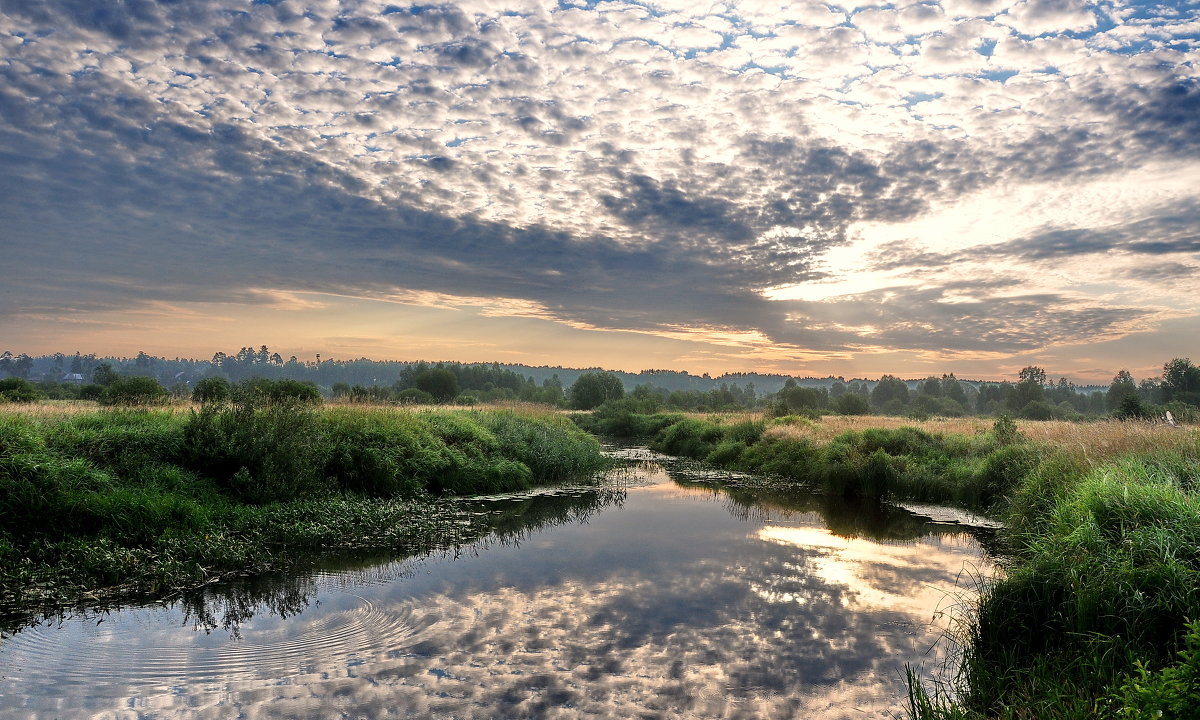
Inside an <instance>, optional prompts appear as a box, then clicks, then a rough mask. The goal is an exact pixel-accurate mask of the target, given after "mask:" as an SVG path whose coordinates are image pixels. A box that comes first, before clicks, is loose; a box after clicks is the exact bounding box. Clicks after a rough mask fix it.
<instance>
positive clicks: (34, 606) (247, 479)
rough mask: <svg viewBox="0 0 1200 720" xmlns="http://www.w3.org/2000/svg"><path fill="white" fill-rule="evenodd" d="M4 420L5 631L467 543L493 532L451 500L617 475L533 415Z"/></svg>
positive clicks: (568, 427)
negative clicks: (67, 613) (35, 621)
mask: <svg viewBox="0 0 1200 720" xmlns="http://www.w3.org/2000/svg"><path fill="white" fill-rule="evenodd" d="M0 407H4V410H3V411H0V622H3V623H5V624H8V625H11V624H12V623H19V622H21V621H24V620H28V619H30V618H31V617H34V616H36V615H37V614H39V613H40V614H49V613H54V612H58V611H61V610H63V609H65V608H69V607H72V606H77V605H84V606H88V605H97V604H102V603H104V602H107V601H111V600H114V599H124V598H133V597H145V596H149V597H162V596H166V595H171V594H174V593H178V592H180V591H182V590H184V589H186V588H191V587H197V586H200V585H204V584H207V583H211V582H214V581H217V580H220V579H222V578H227V577H230V576H233V575H246V574H256V573H262V572H266V571H274V570H283V569H287V568H289V567H292V566H294V565H295V564H297V563H302V562H308V561H310V560H311V559H312V558H313V557H314V556H319V555H321V554H327V553H345V552H348V551H361V550H390V551H417V550H420V549H425V548H429V547H433V546H447V545H454V544H457V543H460V542H462V541H464V540H466V539H470V538H471V537H472V536H473V535H474V534H477V533H479V532H483V529H482V528H475V527H472V526H471V525H470V523H469V522H466V521H464V519H463V516H462V514H461V513H459V512H457V510H456V508H455V505H454V503H453V502H448V501H447V500H446V498H448V497H451V496H460V495H471V494H482V493H498V492H509V491H515V490H521V489H526V488H529V487H532V486H533V485H535V484H540V483H551V482H557V481H562V480H568V479H575V478H586V477H587V476H589V475H590V474H591V473H592V472H594V471H595V470H597V469H599V468H601V467H604V466H605V464H606V460H605V459H604V458H603V456H602V455H601V454H600V446H599V444H598V442H597V441H596V440H595V439H594V438H593V437H591V436H589V435H587V434H586V433H583V432H581V431H580V430H578V429H577V428H576V427H575V426H574V425H573V424H572V423H571V422H570V421H569V420H568V419H566V418H564V417H562V416H561V415H559V414H557V413H554V412H548V411H543V410H537V409H534V408H515V407H514V408H506V409H496V408H490V409H480V410H468V409H445V408H442V409H426V410H420V411H414V410H408V409H404V408H398V407H362V406H355V407H336V406H335V407H324V408H321V407H313V406H309V405H304V404H299V403H291V402H262V401H244V402H237V403H220V404H209V405H205V406H202V407H189V406H175V407H166V408H161V409H138V410H130V409H111V410H100V409H97V408H96V407H95V406H92V407H88V406H86V405H81V404H74V405H72V404H54V405H50V404H42V405H34V406H28V405H25V406H16V405H10V406H0Z"/></svg>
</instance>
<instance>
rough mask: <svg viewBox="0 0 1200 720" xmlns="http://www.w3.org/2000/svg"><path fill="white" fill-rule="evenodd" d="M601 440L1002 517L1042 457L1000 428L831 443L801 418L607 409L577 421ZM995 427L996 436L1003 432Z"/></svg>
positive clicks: (840, 438) (815, 485)
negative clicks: (617, 439) (999, 510)
mask: <svg viewBox="0 0 1200 720" xmlns="http://www.w3.org/2000/svg"><path fill="white" fill-rule="evenodd" d="M576 421H577V422H578V423H579V424H580V425H581V426H582V427H584V428H585V429H588V430H591V431H593V432H597V433H600V434H619V435H634V436H641V437H644V438H648V439H649V442H650V447H651V448H653V449H655V450H657V451H659V452H663V453H667V454H670V455H679V456H684V457H690V458H694V459H697V460H703V461H706V462H708V463H711V464H713V465H717V466H719V467H724V468H729V469H732V470H739V471H743V472H751V473H761V474H765V475H770V476H773V477H775V478H778V479H780V480H782V481H785V482H790V483H798V484H803V485H805V486H808V487H810V488H812V489H815V490H818V491H820V492H824V493H828V494H833V495H840V496H844V497H847V498H860V499H862V498H866V499H883V498H885V497H894V498H906V499H911V500H918V501H922V502H941V503H953V504H957V505H962V506H964V507H970V508H973V509H980V510H988V509H992V508H994V507H996V506H997V505H998V504H999V503H1000V502H1001V501H1002V499H1003V497H1004V496H1005V494H1006V493H1008V492H1009V491H1010V490H1011V489H1012V488H1013V487H1015V484H1016V483H1017V482H1018V481H1019V480H1020V478H1021V477H1023V476H1024V474H1026V473H1027V472H1028V471H1029V469H1030V468H1031V467H1032V466H1033V465H1035V464H1036V463H1037V450H1036V449H1035V448H1034V447H1033V446H1031V445H1029V444H1027V443H1023V442H1018V440H1019V438H1020V435H1019V433H1018V432H1017V431H1016V428H1015V426H1013V425H1011V424H1004V423H1002V424H1001V425H1000V426H988V425H984V426H983V427H986V428H987V430H986V431H982V432H977V433H976V434H972V435H959V434H944V433H940V432H928V431H926V430H922V429H920V428H916V427H908V426H901V427H890V428H889V427H862V428H861V429H846V430H843V431H841V432H838V433H835V434H830V433H827V432H825V430H824V429H822V428H821V425H822V422H823V421H812V420H808V419H804V418H798V417H784V418H777V419H771V420H766V419H763V418H761V417H754V416H737V415H734V416H725V417H720V416H716V417H707V418H705V417H697V416H686V415H637V414H630V413H623V412H613V411H612V410H611V409H608V410H606V409H601V410H600V411H598V412H597V413H594V414H593V415H592V416H590V417H579V418H577V420H576ZM997 427H998V429H997Z"/></svg>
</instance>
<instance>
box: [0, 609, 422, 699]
mask: <svg viewBox="0 0 1200 720" xmlns="http://www.w3.org/2000/svg"><path fill="white" fill-rule="evenodd" d="M326 592H327V593H328V595H326V594H325V593H323V595H326V596H325V597H324V599H323V602H322V604H323V605H324V606H325V607H324V608H323V610H324V611H323V612H317V613H301V614H300V615H298V616H293V617H290V618H288V619H287V621H286V622H281V621H278V619H277V618H264V619H263V620H262V622H259V618H256V619H255V620H253V621H250V622H248V623H246V624H245V625H243V626H242V627H241V628H240V638H231V637H229V636H228V635H225V634H223V633H217V634H214V635H212V636H208V635H204V634H200V633H196V632H194V631H193V630H192V629H191V628H190V627H187V626H186V625H185V624H183V623H171V622H169V621H166V622H164V618H162V617H161V616H162V614H164V613H172V614H173V615H174V616H175V617H179V615H178V612H177V611H172V610H170V609H162V608H154V609H150V608H146V609H141V610H137V611H126V612H124V613H122V614H121V616H120V617H119V618H116V617H110V618H106V619H104V620H102V621H101V622H99V623H96V622H92V621H88V620H76V621H68V622H67V623H66V624H65V625H64V626H62V627H60V626H59V625H57V624H46V625H40V626H36V627H32V628H28V629H27V630H24V631H22V632H21V633H19V634H17V635H15V636H13V637H10V638H6V639H5V640H4V653H3V661H2V662H0V678H2V679H0V683H2V684H7V683H9V682H14V681H16V682H21V681H22V680H26V679H28V680H34V679H46V678H53V679H54V682H55V684H58V685H64V684H68V685H94V686H97V687H100V686H104V685H108V684H119V685H126V686H127V685H131V684H134V685H141V684H155V685H160V684H165V685H170V684H173V683H176V682H181V681H186V682H187V683H196V682H211V681H218V680H219V681H220V682H222V683H224V682H228V681H231V680H245V679H252V678H264V677H273V678H285V677H288V676H291V675H295V674H297V673H303V672H306V671H307V669H308V668H310V667H313V666H314V665H318V664H319V665H322V666H326V667H327V666H329V663H330V661H331V660H332V661H334V662H335V664H338V665H354V664H356V663H357V662H359V661H362V660H366V659H370V658H375V657H379V656H381V655H383V654H385V653H386V654H395V653H396V652H397V651H398V650H399V651H403V650H405V649H406V648H410V647H413V646H415V645H418V644H420V643H422V642H424V641H425V640H427V639H428V638H429V637H430V635H431V634H432V633H434V632H436V630H435V627H436V625H437V624H438V622H439V619H440V618H439V617H438V615H437V614H436V613H435V612H432V611H430V610H425V609H421V608H417V607H414V603H395V602H394V601H393V602H392V604H390V606H389V607H386V608H385V607H381V606H379V605H377V604H376V603H374V602H372V601H371V600H369V599H367V598H364V597H362V596H359V595H356V594H354V593H351V592H346V591H339V590H337V589H333V590H332V591H326ZM333 608H336V609H333ZM64 631H68V632H71V633H73V634H74V635H76V637H75V638H74V639H73V641H72V642H71V643H69V645H72V646H75V647H84V648H87V651H86V655H69V654H66V653H64V647H65V645H67V644H65V643H64V642H63V635H62V633H63V632H64ZM0 694H3V693H2V691H0Z"/></svg>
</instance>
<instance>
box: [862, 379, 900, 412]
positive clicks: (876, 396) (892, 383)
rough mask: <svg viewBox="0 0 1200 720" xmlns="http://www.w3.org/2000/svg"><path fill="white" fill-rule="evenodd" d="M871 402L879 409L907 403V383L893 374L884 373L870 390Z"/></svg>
mask: <svg viewBox="0 0 1200 720" xmlns="http://www.w3.org/2000/svg"><path fill="white" fill-rule="evenodd" d="M871 404H872V405H874V406H875V407H876V408H879V409H883V407H884V406H885V405H887V406H889V407H890V408H897V407H899V408H902V407H903V406H904V405H907V404H908V385H907V384H906V383H905V382H904V381H903V380H901V379H900V378H898V377H896V376H894V375H884V376H883V377H881V378H879V382H877V383H875V388H874V389H872V390H871Z"/></svg>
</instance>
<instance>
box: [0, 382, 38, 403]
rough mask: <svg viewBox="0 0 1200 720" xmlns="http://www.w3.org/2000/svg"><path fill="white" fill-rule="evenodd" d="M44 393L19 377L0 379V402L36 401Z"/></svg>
mask: <svg viewBox="0 0 1200 720" xmlns="http://www.w3.org/2000/svg"><path fill="white" fill-rule="evenodd" d="M44 397H45V394H44V393H42V391H41V390H39V389H38V387H37V386H36V385H34V384H33V383H31V382H29V381H28V380H25V379H22V378H19V377H10V378H4V379H3V380H0V402H36V401H38V400H41V399H42V398H44Z"/></svg>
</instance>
